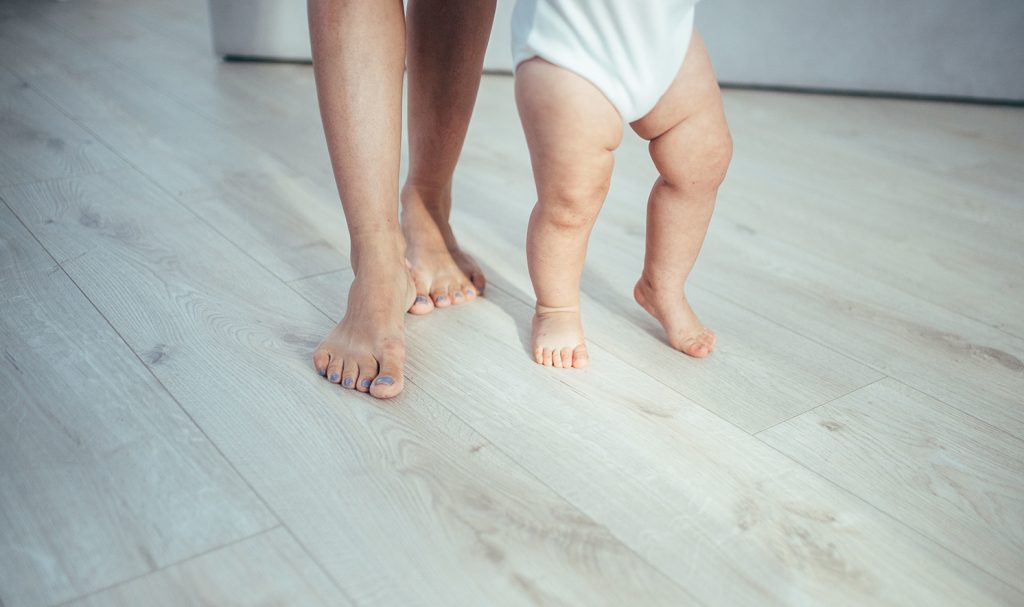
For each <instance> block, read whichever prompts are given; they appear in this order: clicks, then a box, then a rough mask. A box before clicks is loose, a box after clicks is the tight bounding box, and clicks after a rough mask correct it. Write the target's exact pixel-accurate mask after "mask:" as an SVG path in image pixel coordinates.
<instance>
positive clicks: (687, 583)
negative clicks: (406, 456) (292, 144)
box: [293, 273, 1024, 605]
mask: <svg viewBox="0 0 1024 607" xmlns="http://www.w3.org/2000/svg"><path fill="white" fill-rule="evenodd" d="M348 279H349V276H348V275H347V273H341V274H339V275H321V276H316V277H312V278H309V279H306V280H301V281H297V282H296V283H293V284H294V285H295V286H296V288H298V289H299V290H300V291H301V292H302V293H304V294H305V295H306V296H307V297H308V298H309V299H310V301H312V302H314V303H316V304H317V305H318V306H321V307H322V309H324V310H325V311H328V310H331V309H334V308H336V307H337V304H336V303H335V302H337V301H343V300H344V296H345V292H346V289H347V284H348ZM531 313H532V309H531V307H530V306H527V305H525V304H523V303H522V302H520V301H518V300H517V299H516V298H514V297H511V296H509V295H508V294H506V293H504V291H503V290H502V289H500V288H496V287H494V286H493V285H492V287H490V291H489V292H488V294H487V296H486V297H485V298H484V299H483V300H481V301H479V302H477V303H474V304H473V305H472V306H465V307H464V308H463V309H445V310H442V311H438V312H437V313H436V317H434V318H424V317H417V318H410V319H409V323H408V325H409V335H410V343H409V348H410V356H409V360H410V362H409V365H408V373H409V377H410V378H411V381H413V382H414V383H415V385H416V386H417V387H418V388H420V389H422V390H424V391H426V392H428V393H431V394H435V395H437V398H438V399H439V400H441V401H442V402H445V403H446V404H447V407H448V408H450V409H451V410H452V411H453V412H454V413H455V414H456V415H458V416H459V418H461V419H464V420H466V421H467V422H468V423H469V424H470V425H472V426H473V427H474V428H476V429H478V430H479V431H480V433H481V434H482V435H483V436H484V437H485V438H486V439H487V440H489V441H491V442H493V443H494V445H495V446H496V447H497V448H499V449H501V450H502V451H504V452H507V453H509V454H511V455H512V457H513V458H514V459H515V460H516V462H517V463H519V464H520V465H522V466H524V467H526V468H527V469H529V470H531V471H533V473H534V474H536V475H537V476H538V477H539V478H540V479H541V480H542V481H543V482H544V483H545V484H546V485H547V486H550V487H552V488H553V489H555V490H556V491H557V492H559V493H560V494H561V495H564V496H566V498H567V499H568V500H569V501H570V502H572V503H573V504H574V505H575V506H576V507H578V508H579V509H580V510H581V511H582V512H583V513H585V514H586V515H587V516H588V517H590V518H592V519H593V520H595V521H597V522H599V523H600V524H602V525H604V526H606V527H608V528H609V529H610V530H611V531H612V533H613V534H615V536H616V537H618V538H621V539H622V540H623V541H624V542H625V543H627V544H628V545H629V546H630V547H631V548H632V549H634V550H636V551H637V552H638V553H639V554H640V555H641V556H643V557H644V558H645V559H647V560H648V561H650V562H651V563H652V564H653V565H655V566H656V567H657V568H658V569H659V570H661V571H663V572H665V573H666V574H667V575H669V576H670V577H671V578H672V579H674V580H677V581H678V582H680V583H681V584H682V585H683V586H684V587H686V588H687V589H688V590H689V591H690V592H691V593H692V594H694V595H695V596H696V597H697V599H699V600H700V601H701V602H702V603H705V604H709V605H755V604H756V605H793V604H796V605H818V604H831V605H864V604H871V605H906V604H917V603H924V604H935V605H958V604H960V603H961V602H963V601H968V602H971V603H978V602H981V603H990V604H993V605H1011V604H1014V603H1015V602H1017V601H1020V600H1024V595H1021V594H1018V593H1017V592H1015V591H1014V590H1012V589H1011V588H1010V587H1009V586H1006V585H1005V584H1003V583H1002V582H999V581H998V580H996V579H994V578H992V577H991V576H989V575H987V574H985V573H983V572H982V571H981V570H980V569H977V568H975V567H973V566H971V565H970V564H968V563H966V562H964V561H962V560H960V559H958V558H957V557H956V556H954V555H953V554H952V553H950V552H946V551H945V550H942V549H941V548H938V547H937V546H936V545H935V544H932V543H931V542H928V541H927V540H924V541H922V539H921V538H920V536H917V535H916V534H915V533H913V532H910V531H909V530H907V529H905V528H904V527H902V526H901V525H899V524H898V523H894V522H893V521H892V520H890V519H887V518H886V517H883V516H879V515H878V512H877V511H876V510H874V509H873V508H871V507H870V506H868V505H867V504H865V503H864V502H862V501H861V500H859V499H857V498H855V497H853V496H851V495H850V494H847V493H845V492H843V491H841V490H839V489H837V488H836V487H835V486H833V485H832V484H831V483H829V482H828V481H827V480H825V479H823V478H821V477H819V476H817V475H815V474H813V473H811V472H809V471H808V470H807V469H805V468H803V467H801V466H800V465H798V464H796V463H795V462H793V461H792V460H790V459H788V458H786V457H785V456H783V455H781V454H780V453H778V452H777V451H775V450H774V449H771V448H768V447H767V446H766V445H764V444H763V443H761V442H760V441H758V440H757V439H755V438H753V437H751V436H750V435H748V434H746V433H745V432H743V431H741V430H740V429H738V428H736V427H734V426H732V425H730V424H728V423H727V422H725V421H723V420H722V419H720V418H719V417H717V416H715V415H713V414H711V413H709V412H708V411H706V410H705V409H703V408H701V407H699V406H697V405H696V404H695V403H693V402H692V401H690V400H688V399H687V398H685V397H684V396H681V395H680V394H679V393H678V392H675V391H673V390H672V389H670V388H668V387H667V386H665V385H664V384H662V383H661V382H659V381H657V380H654V379H653V378H651V377H650V376H648V375H646V374H645V373H644V372H643V371H642V370H641V369H642V366H643V364H644V362H645V361H641V362H640V363H638V366H639V367H641V368H637V367H634V366H632V365H631V364H630V363H629V362H626V361H623V360H622V359H619V358H617V357H616V356H615V355H614V354H612V353H611V352H608V351H607V350H605V349H604V348H603V347H601V346H600V345H597V344H595V345H593V346H592V348H591V353H592V357H591V366H590V367H588V369H587V370H586V371H583V372H575V371H569V372H566V371H562V370H555V369H545V368H543V367H540V366H538V365H536V364H534V363H533V362H532V360H531V359H530V358H529V357H528V356H527V355H525V354H524V350H525V349H526V348H525V344H524V343H522V342H523V341H524V340H526V339H528V336H529V318H530V315H531ZM467 339H469V340H471V341H470V342H468V344H470V345H467V341H466V340H467ZM467 367H469V368H471V369H472V375H471V380H470V381H452V378H453V377H465V374H463V373H460V369H463V368H467ZM553 437H557V439H553Z"/></svg>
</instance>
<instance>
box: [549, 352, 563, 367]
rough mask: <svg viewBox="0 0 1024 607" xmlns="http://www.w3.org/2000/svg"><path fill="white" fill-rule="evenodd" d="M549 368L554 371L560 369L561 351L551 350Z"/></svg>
mask: <svg viewBox="0 0 1024 607" xmlns="http://www.w3.org/2000/svg"><path fill="white" fill-rule="evenodd" d="M551 366H552V367H554V368H556V369H561V368H562V351H561V350H559V349H558V348H553V349H552V350H551Z"/></svg>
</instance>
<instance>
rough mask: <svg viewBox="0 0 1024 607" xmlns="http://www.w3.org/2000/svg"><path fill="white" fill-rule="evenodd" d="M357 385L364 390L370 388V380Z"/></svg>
mask: <svg viewBox="0 0 1024 607" xmlns="http://www.w3.org/2000/svg"><path fill="white" fill-rule="evenodd" d="M359 385H360V386H362V387H364V388H369V387H370V380H368V379H364V380H363V381H361V382H359Z"/></svg>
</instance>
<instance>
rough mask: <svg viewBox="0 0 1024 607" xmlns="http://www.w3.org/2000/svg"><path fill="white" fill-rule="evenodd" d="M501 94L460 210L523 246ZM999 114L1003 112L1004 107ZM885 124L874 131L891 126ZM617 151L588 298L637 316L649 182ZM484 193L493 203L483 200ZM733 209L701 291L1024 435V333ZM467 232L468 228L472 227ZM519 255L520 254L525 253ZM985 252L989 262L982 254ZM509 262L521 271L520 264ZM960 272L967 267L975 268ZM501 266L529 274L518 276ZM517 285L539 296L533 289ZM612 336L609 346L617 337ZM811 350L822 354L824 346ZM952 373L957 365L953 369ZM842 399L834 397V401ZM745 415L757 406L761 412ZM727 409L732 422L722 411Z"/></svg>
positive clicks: (701, 264) (517, 148)
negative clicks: (764, 227) (805, 244)
mask: <svg viewBox="0 0 1024 607" xmlns="http://www.w3.org/2000/svg"><path fill="white" fill-rule="evenodd" d="M503 94H504V95H508V96H510V95H511V86H510V84H509V83H505V82H498V83H497V84H496V86H495V87H493V88H488V89H485V91H484V92H482V96H486V98H485V99H482V103H483V104H484V106H483V107H485V108H487V109H486V111H488V112H489V115H490V116H492V117H493V119H491V120H489V121H477V123H475V127H474V129H471V132H470V137H471V139H470V142H469V143H467V154H466V159H465V160H464V162H463V165H464V167H472V168H473V169H474V170H472V171H469V170H464V172H463V173H462V174H461V182H460V184H461V187H462V188H464V191H463V193H462V195H461V198H462V199H464V200H466V201H467V203H466V204H463V205H459V206H457V207H456V209H457V210H458V213H459V215H457V217H456V218H457V219H460V218H461V217H464V216H466V217H471V216H473V215H474V214H476V215H478V216H479V217H480V219H479V220H478V221H477V222H476V223H475V226H476V228H475V229H482V228H479V226H480V225H481V224H486V225H488V226H491V227H490V229H491V230H492V231H500V232H504V233H507V236H505V237H504V240H506V241H508V242H513V243H515V244H516V246H520V245H519V243H522V242H523V241H524V237H523V234H525V220H526V217H527V214H528V209H529V207H530V205H531V204H532V200H533V199H534V195H533V194H532V192H531V191H530V187H532V186H531V185H530V183H529V179H528V175H529V169H528V163H527V162H525V161H523V160H522V159H523V158H524V157H526V152H525V145H524V143H523V140H522V136H521V135H520V134H516V132H515V130H514V129H513V128H512V127H513V126H514V123H512V124H511V125H510V124H509V123H508V121H506V120H503V119H501V118H504V117H506V116H513V115H514V109H513V106H512V103H511V101H509V100H508V99H506V98H505V97H502V95H503ZM869 103H870V102H869ZM1003 109H1004V108H999V109H998V110H997V111H998V112H999V113H1002V110H1003ZM1018 113H1020V110H1018ZM876 118H877V119H878V120H881V119H882V116H878V115H876ZM885 124H887V123H882V124H880V125H878V126H876V127H875V128H876V129H879V130H884V129H885ZM497 142H500V145H501V146H502V148H503V152H502V153H501V154H491V153H490V150H491V149H492V148H494V147H495V146H497V145H498V143H497ZM1000 145H1001V144H999V143H998V140H997V142H996V143H993V144H992V145H991V148H992V150H993V153H995V152H996V151H998V150H999V149H1000ZM770 156H771V152H770V151H764V152H762V153H761V154H758V155H757V156H756V157H754V158H753V159H752V160H758V161H759V160H760V159H762V158H766V159H767V158H769V157H770ZM618 158H619V162H618V167H617V168H618V172H617V173H616V175H615V177H614V178H613V184H612V192H611V194H610V195H609V199H608V201H607V203H606V204H605V207H604V209H603V211H602V216H601V218H600V219H599V221H598V225H597V227H596V228H595V230H594V234H593V236H592V237H591V249H590V255H591V257H590V259H592V260H593V259H594V257H595V256H600V262H599V264H600V267H599V269H596V270H594V271H592V272H591V273H590V274H589V276H593V277H594V278H595V279H596V280H595V281H594V282H593V283H592V284H593V285H596V287H588V283H587V278H588V274H587V273H586V272H585V274H584V293H585V294H587V291H588V288H596V292H597V293H598V294H599V295H600V296H603V297H607V296H608V295H609V294H610V293H612V292H614V293H617V294H618V295H617V296H616V297H617V298H618V300H617V301H618V302H619V304H620V311H621V312H626V311H629V312H632V313H634V314H636V313H637V312H636V311H635V306H633V305H632V303H631V302H630V301H629V289H630V288H631V285H632V280H633V277H634V276H638V275H639V269H640V265H639V263H640V260H641V259H642V257H641V255H642V251H643V233H644V221H645V216H644V213H643V204H644V200H645V199H646V195H647V188H648V187H649V184H650V183H651V182H653V176H652V175H651V174H650V170H651V169H650V166H649V165H650V161H649V158H647V157H646V151H645V150H644V149H643V146H642V145H640V142H638V141H637V140H636V139H635V138H627V141H626V142H625V143H624V144H623V149H622V150H620V152H619V155H618ZM767 161H768V160H766V162H767ZM795 170H796V175H813V174H815V172H814V171H812V170H806V169H804V167H802V166H799V167H797V169H795ZM910 174H911V175H913V172H911V173H910ZM776 175H781V176H782V177H785V176H786V175H787V173H785V172H784V171H782V169H781V168H778V169H777V171H776ZM830 175H831V174H830ZM779 178H780V177H778V176H770V177H769V176H766V177H764V179H763V181H764V182H765V183H768V184H770V183H772V181H773V180H775V179H779ZM793 179H796V177H793ZM495 193H499V194H495ZM862 194H863V195H864V196H865V197H870V195H871V193H870V191H864V192H862ZM480 200H485V201H489V202H488V203H484V204H480V203H477V202H476V201H480ZM499 200H500V201H501V203H500V204H499V203H498V201H499ZM768 200H769V201H774V203H775V204H777V205H782V204H784V203H785V204H788V199H787V198H774V197H772V198H769V199H768ZM926 201H927V199H925V200H917V201H916V202H915V204H917V205H919V206H920V205H924V204H925V203H926ZM730 203H731V201H730V199H729V198H728V196H727V194H723V196H722V199H721V200H720V202H719V207H720V211H721V212H719V213H717V214H716V216H715V218H714V220H713V221H712V225H711V230H710V232H709V235H708V240H707V242H706V244H705V248H704V251H703V252H702V253H701V257H700V259H699V260H698V263H697V265H696V267H695V269H694V273H693V275H692V277H691V281H690V284H691V285H692V287H693V290H694V291H695V293H696V292H699V291H701V290H703V291H706V292H708V293H710V294H711V295H713V296H715V297H719V298H723V299H726V300H728V301H729V302H731V303H733V304H735V305H739V306H741V307H743V308H745V309H746V310H747V311H748V315H750V314H752V315H754V316H755V317H758V318H766V319H768V320H769V321H771V322H772V323H773V324H775V325H776V326H781V327H784V328H786V329H788V330H789V331H791V332H792V333H795V334H797V335H799V336H800V337H802V338H804V339H806V340H810V341H813V342H816V343H817V344H818V345H820V346H825V347H826V348H827V349H828V350H831V351H832V352H834V353H836V355H840V356H843V357H849V358H852V359H855V360H856V361H857V362H859V363H861V365H864V366H869V367H872V368H873V369H874V370H875V371H877V372H881V373H883V374H887V375H891V376H893V377H895V378H897V379H899V380H900V381H903V382H904V383H907V384H909V385H912V386H914V387H917V388H919V389H921V390H922V391H924V392H926V393H928V394H930V395H932V396H934V397H936V398H939V399H940V400H943V401H944V402H946V403H949V404H952V405H954V406H957V407H960V408H962V409H963V410H964V411H966V412H968V413H971V414H972V415H976V416H978V417H980V418H982V419H985V420H986V421H989V422H991V423H993V424H994V425H996V426H998V427H1000V428H1003V429H1005V430H1007V431H1008V432H1010V433H1012V434H1014V435H1016V436H1024V407H1021V406H1019V405H1020V402H1021V400H1020V397H1019V395H1020V394H1022V393H1024V363H1022V362H1021V361H1022V360H1024V340H1021V339H1018V338H1016V337H1014V336H1013V335H1011V334H1008V333H1007V332H1006V331H1001V330H998V329H995V328H993V327H992V326H989V325H987V324H985V323H982V322H979V321H977V320H973V319H972V318H970V317H968V316H964V315H962V314H959V313H957V312H954V311H952V310H950V309H947V308H946V307H944V306H943V305H942V303H944V302H943V300H939V301H938V302H936V301H932V300H930V299H926V298H922V297H918V296H916V295H914V294H911V293H908V292H907V291H905V290H903V289H897V288H895V287H892V286H889V285H888V284H886V283H885V282H882V281H880V280H876V279H875V278H873V277H869V276H865V275H864V274H863V273H861V272H859V271H858V270H856V269H854V268H855V266H856V265H857V263H856V262H855V261H854V262H852V263H842V264H840V263H836V262H833V261H830V260H829V259H826V258H824V257H823V256H819V255H815V254H808V253H807V252H806V251H805V250H804V249H802V248H800V247H797V246H795V245H792V244H789V243H787V242H784V241H783V240H781V239H780V238H778V237H776V235H775V234H773V233H771V232H762V231H759V230H758V229H756V227H753V228H752V227H751V226H749V225H748V224H747V223H746V222H745V220H744V219H743V218H740V217H736V216H734V215H732V214H730V212H729V211H728V209H729V205H730ZM986 204H987V206H986V208H988V209H989V212H991V213H997V214H1001V215H999V216H1001V217H1002V224H1001V225H1005V226H1012V225H1014V223H1007V222H1013V221H1014V220H1013V217H1014V216H1015V215H1014V214H1015V213H1016V211H1014V210H1013V207H1012V205H1011V204H1010V203H1009V202H1007V201H1005V200H1001V199H998V198H996V199H993V200H992V201H989V202H988V203H986ZM516 208H518V209H520V210H519V211H518V217H521V219H517V215H516V214H515V212H513V211H514V209H516ZM957 212H958V213H961V212H964V210H963V209H959V210H957ZM494 213H498V214H499V215H498V216H499V217H502V220H501V221H489V220H488V219H487V217H488V215H491V214H494ZM822 221H825V220H824V219H823V220H822ZM997 223H998V222H997ZM804 225H805V229H806V230H808V231H809V230H813V229H816V228H815V226H813V225H809V224H804ZM838 225H840V226H844V225H845V226H846V227H845V228H837V229H846V230H847V231H846V232H845V233H844V235H843V236H842V238H844V239H845V240H847V241H848V242H850V243H860V242H862V240H863V239H865V238H869V237H870V236H869V235H870V231H869V229H868V228H864V229H861V230H855V229H854V227H853V226H854V225H855V224H842V223H839V224H838ZM900 225H903V226H905V227H906V229H907V231H908V233H911V234H912V233H913V228H914V225H913V224H912V223H910V221H909V220H902V221H901V224H900ZM957 226H958V224H957V223H956V222H955V221H953V220H950V221H949V222H947V224H946V227H945V229H946V230H947V231H949V232H953V231H956V229H957ZM1010 229H1011V228H1009V227H1006V228H998V229H995V230H993V231H992V234H991V238H992V239H993V241H994V242H1002V243H1004V245H1000V246H1005V247H1006V248H1008V249H1009V250H1012V251H1020V250H1024V248H1022V247H1021V246H1020V245H1016V246H1015V244H1014V243H1021V242H1022V241H1021V239H1020V236H1019V234H1014V236H1010V235H1006V234H1004V232H1005V231H1006V230H1010ZM467 231H468V232H469V233H470V234H473V231H472V230H467ZM985 234H986V233H985V232H984V231H982V230H980V228H975V235H974V237H973V238H974V241H975V242H981V241H984V240H985V238H986V236H985ZM1014 237H1015V238H1016V240H1014ZM837 238H838V236H837ZM491 240H493V238H490V239H485V242H486V243H487V244H486V245H483V244H482V245H481V247H476V249H483V250H486V248H489V247H490V246H491V245H490V244H489V243H490V241H491ZM979 246H981V245H979ZM890 250H891V249H890ZM519 256H520V258H521V259H522V258H524V257H523V255H522V254H521V253H520V255H519ZM986 259H988V258H986V257H982V258H981V260H982V261H984V260H986ZM997 259H998V258H993V261H992V263H999V262H998V261H997ZM911 261H912V260H911ZM894 263H895V258H894ZM505 265H506V266H508V265H512V267H514V268H518V267H520V264H519V262H518V261H515V260H514V259H513V260H512V261H511V262H510V263H506V264H505ZM595 265H596V264H595ZM899 267H901V268H902V271H903V273H905V274H907V275H908V276H913V275H915V274H916V273H917V272H918V270H917V268H916V267H914V266H912V265H900V266H899ZM1000 267H1002V269H1003V271H1004V273H1005V278H1004V280H1009V281H1010V282H1012V283H1013V284H1017V283H1020V282H1021V281H1022V280H1024V265H1020V264H1009V263H1005V264H1004V265H1002V266H1000ZM620 268H621V272H620V270H619V269H620ZM630 268H632V269H630ZM965 271H970V270H969V268H966V269H965ZM614 272H620V273H619V278H618V279H617V280H615V281H614V283H613V289H612V290H611V291H609V289H608V288H607V284H608V282H609V281H608V279H607V276H608V275H609V274H610V273H614ZM506 274H507V275H509V276H519V275H520V274H519V273H518V272H517V271H515V270H510V271H508V272H506ZM517 287H518V285H517ZM518 288H519V289H520V290H521V291H522V292H524V293H526V294H529V293H530V290H529V289H528V288H527V287H526V286H522V287H518ZM975 293H976V295H977V297H978V298H979V299H981V298H984V297H988V298H992V299H998V300H1000V304H999V305H1000V306H1002V308H1003V309H1004V310H1005V311H1006V313H1005V314H1004V316H1003V317H1004V318H1010V317H1011V316H1014V314H1012V313H1011V312H1020V314H1016V316H1022V315H1024V305H1022V304H1021V303H1020V300H1018V299H1015V298H1013V297H1012V296H1011V295H1008V294H1007V293H1006V292H1005V291H1004V290H997V289H992V290H988V291H975ZM527 296H528V295H527ZM597 303H599V304H600V303H603V302H597ZM590 307H594V306H593V305H591V306H590ZM697 311H698V313H699V314H705V315H708V314H713V313H714V310H710V309H709V308H708V307H707V306H702V307H700V308H698V309H697ZM709 318H710V316H709ZM708 323H709V325H710V326H712V328H716V329H717V328H718V327H716V325H715V324H712V323H711V322H710V321H708ZM609 326H611V327H613V328H621V326H622V325H621V324H616V323H614V322H613V323H610V325H609ZM601 328H602V327H601V325H598V326H597V327H596V329H597V330H601ZM594 330H595V328H590V329H588V334H590V335H591V336H592V338H593V339H595V340H599V339H600V335H599V334H596V333H594ZM652 330H654V329H653V327H652ZM761 334H765V333H764V332H761ZM780 337H782V336H780ZM618 339H621V337H620V338H618ZM606 341H607V345H608V347H609V348H612V347H614V346H613V344H614V343H616V341H617V340H616V339H610V340H606ZM727 343H729V342H728V340H724V339H723V340H720V344H719V346H718V347H717V348H716V350H720V349H721V348H722V347H724V346H725V345H726V344H727ZM772 343H773V344H774V348H775V349H777V350H781V351H787V350H789V349H790V348H793V349H795V350H797V351H799V350H800V349H802V348H803V346H802V344H801V345H797V343H795V342H794V341H793V340H792V339H789V340H787V339H785V338H781V339H775V340H773V341H772ZM637 347H639V345H638V346H637ZM810 358H812V359H815V358H819V356H818V355H817V354H815V355H812V356H811V357H810ZM798 360H799V359H798ZM802 364H810V363H806V362H804V363H802ZM829 366H830V367H833V366H834V365H829ZM840 368H842V367H840ZM952 369H956V371H957V372H955V373H951V372H950V370H952ZM783 373H784V374H785V373H787V372H785V371H784V372H783ZM718 376H719V375H717V374H716V377H718ZM844 393H845V392H839V393H836V394H835V396H840V395H842V394H844ZM687 395H688V396H692V397H694V398H695V399H697V400H698V401H699V402H701V403H704V402H705V401H707V402H710V403H715V404H713V405H708V406H725V405H723V403H722V400H721V394H719V395H718V398H717V399H702V398H699V397H698V395H696V394H694V393H687ZM818 404H820V402H819V403H818ZM748 409H750V410H753V407H749V408H748ZM723 415H726V416H728V414H727V413H724V412H723ZM731 419H733V420H736V421H737V423H741V424H742V423H743V422H742V421H741V416H736V415H734V416H733V417H732V418H731ZM778 419H779V420H781V419H785V417H781V418H778ZM745 427H748V428H751V429H753V430H758V429H761V428H756V427H752V426H745ZM763 427H764V426H762V428H763Z"/></svg>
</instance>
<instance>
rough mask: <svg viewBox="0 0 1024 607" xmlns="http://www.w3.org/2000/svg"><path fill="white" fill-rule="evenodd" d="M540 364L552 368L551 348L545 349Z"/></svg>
mask: <svg viewBox="0 0 1024 607" xmlns="http://www.w3.org/2000/svg"><path fill="white" fill-rule="evenodd" d="M540 364H542V365H544V366H545V367H550V366H551V364H552V363H551V348H544V351H543V352H542V355H541V362H540Z"/></svg>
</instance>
